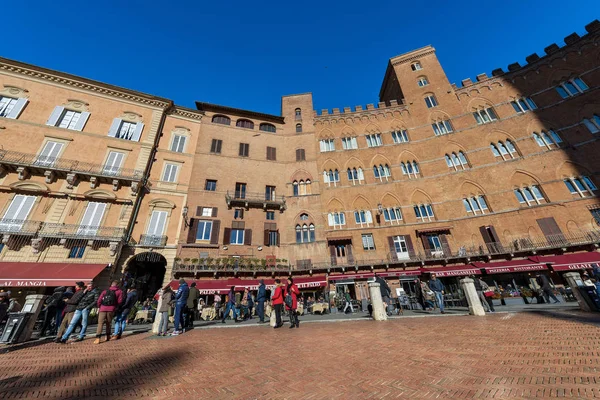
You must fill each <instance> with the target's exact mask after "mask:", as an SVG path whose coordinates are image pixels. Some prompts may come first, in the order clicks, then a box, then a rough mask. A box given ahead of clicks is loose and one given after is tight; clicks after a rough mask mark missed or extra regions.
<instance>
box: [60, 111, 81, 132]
mask: <svg viewBox="0 0 600 400" xmlns="http://www.w3.org/2000/svg"><path fill="white" fill-rule="evenodd" d="M80 117H81V113H80V112H78V111H71V110H64V111H63V113H62V115H61V116H60V118H59V120H58V123H57V124H56V126H58V127H59V128H65V129H75V126H77V121H79V118H80Z"/></svg>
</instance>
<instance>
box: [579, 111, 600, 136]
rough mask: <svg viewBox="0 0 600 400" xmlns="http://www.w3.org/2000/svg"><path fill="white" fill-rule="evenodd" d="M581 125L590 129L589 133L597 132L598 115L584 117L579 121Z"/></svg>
mask: <svg viewBox="0 0 600 400" xmlns="http://www.w3.org/2000/svg"><path fill="white" fill-rule="evenodd" d="M581 123H582V124H583V125H585V127H586V128H587V129H588V130H589V131H590V133H592V134H593V133H598V132H600V117H599V116H598V115H596V114H594V115H593V116H592V118H584V120H583V121H581Z"/></svg>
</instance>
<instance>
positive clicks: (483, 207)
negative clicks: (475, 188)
mask: <svg viewBox="0 0 600 400" xmlns="http://www.w3.org/2000/svg"><path fill="white" fill-rule="evenodd" d="M465 202H466V203H465ZM463 204H465V205H466V204H468V205H469V208H468V209H467V208H466V207H465V208H466V211H467V214H472V215H483V214H485V213H486V212H488V213H489V212H490V208H489V207H488V204H487V200H486V199H485V198H484V196H483V195H482V194H480V195H477V196H471V197H465V198H464V199H463ZM474 205H476V206H477V208H475V207H474Z"/></svg>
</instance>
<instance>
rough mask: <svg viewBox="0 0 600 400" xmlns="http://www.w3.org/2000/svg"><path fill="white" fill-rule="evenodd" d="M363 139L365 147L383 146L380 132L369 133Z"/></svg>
mask: <svg viewBox="0 0 600 400" xmlns="http://www.w3.org/2000/svg"><path fill="white" fill-rule="evenodd" d="M365 140H366V141H367V147H369V148H371V147H381V146H383V140H382V138H381V133H370V134H367V135H365Z"/></svg>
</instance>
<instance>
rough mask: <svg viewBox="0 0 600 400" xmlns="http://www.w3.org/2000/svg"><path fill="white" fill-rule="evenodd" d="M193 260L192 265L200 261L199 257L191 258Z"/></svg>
mask: <svg viewBox="0 0 600 400" xmlns="http://www.w3.org/2000/svg"><path fill="white" fill-rule="evenodd" d="M191 261H192V265H198V261H199V259H197V258H192V260H191Z"/></svg>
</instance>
